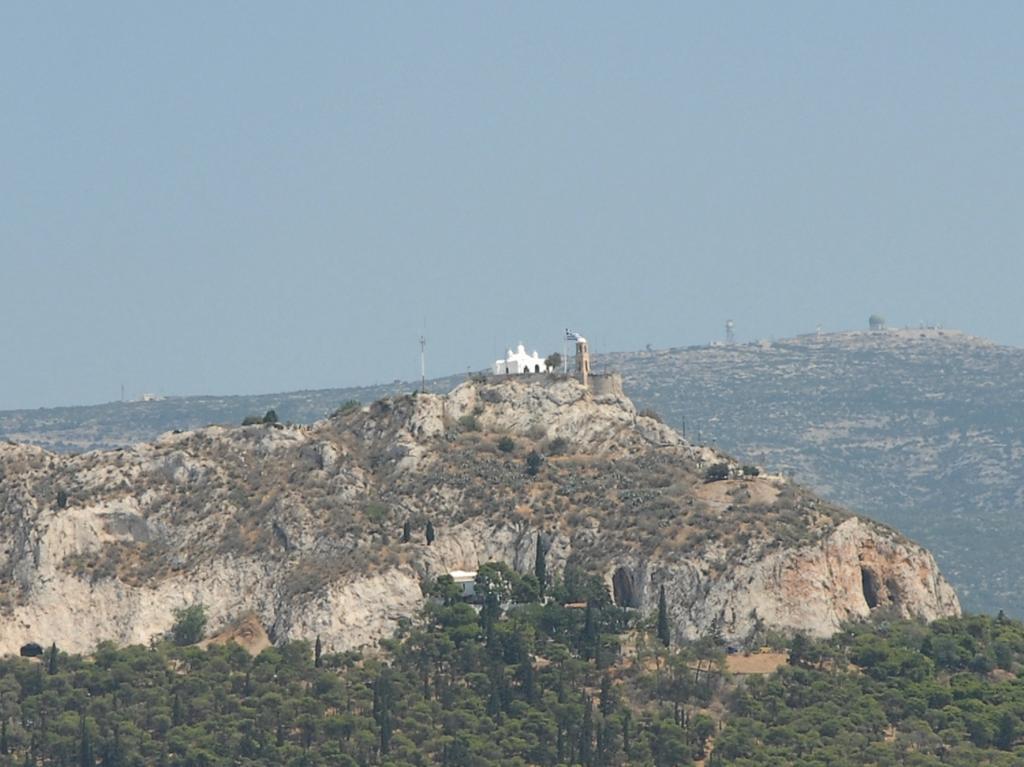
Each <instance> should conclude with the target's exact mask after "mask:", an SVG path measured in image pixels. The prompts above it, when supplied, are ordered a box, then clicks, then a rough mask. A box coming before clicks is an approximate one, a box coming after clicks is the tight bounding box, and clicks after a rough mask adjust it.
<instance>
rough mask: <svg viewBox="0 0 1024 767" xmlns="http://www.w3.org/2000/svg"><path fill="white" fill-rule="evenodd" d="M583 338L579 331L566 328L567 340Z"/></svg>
mask: <svg viewBox="0 0 1024 767" xmlns="http://www.w3.org/2000/svg"><path fill="white" fill-rule="evenodd" d="M582 338H583V336H581V335H580V334H579V333H577V332H576V331H574V330H569V328H566V329H565V340H566V341H579V340H581V339H582Z"/></svg>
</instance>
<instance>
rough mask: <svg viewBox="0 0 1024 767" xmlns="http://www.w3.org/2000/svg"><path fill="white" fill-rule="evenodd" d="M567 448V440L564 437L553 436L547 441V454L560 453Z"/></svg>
mask: <svg viewBox="0 0 1024 767" xmlns="http://www.w3.org/2000/svg"><path fill="white" fill-rule="evenodd" d="M568 449H569V442H568V440H566V439H565V437H555V438H554V439H553V440H551V441H550V442H549V443H548V455H562V454H563V453H565V452H566V451H567V450H568Z"/></svg>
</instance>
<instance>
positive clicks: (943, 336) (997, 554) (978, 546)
mask: <svg viewBox="0 0 1024 767" xmlns="http://www.w3.org/2000/svg"><path fill="white" fill-rule="evenodd" d="M595 364H596V367H597V368H598V369H600V368H601V367H609V368H614V369H617V370H619V371H620V372H622V374H623V376H624V378H625V388H626V392H627V394H628V395H629V396H630V397H631V398H632V399H633V400H634V402H636V404H637V406H638V407H639V408H641V409H643V408H652V409H654V410H656V411H657V412H659V413H660V414H661V415H662V417H663V418H664V420H665V422H666V423H667V424H669V425H671V426H672V427H674V428H676V429H679V430H682V429H683V428H684V427H685V430H686V435H687V437H689V438H691V439H694V440H697V439H698V436H699V438H700V441H703V442H712V443H713V444H715V445H717V446H718V447H720V448H722V449H723V450H726V451H728V452H730V453H733V454H736V455H739V456H741V457H743V458H744V459H745V460H748V461H753V462H756V463H759V464H763V465H765V466H766V467H768V468H769V469H774V470H783V471H786V472H789V473H793V474H794V475H795V476H796V478H797V479H798V480H800V481H801V482H802V483H805V484H809V485H811V486H813V487H815V488H816V489H817V490H818V491H819V492H821V493H822V494H824V495H825V496H826V497H828V498H830V499H832V500H835V501H838V502H840V503H842V504H844V505H847V506H849V507H851V508H853V509H854V510H856V511H858V512H861V513H864V514H867V515H869V516H871V517H874V518H876V519H879V520H882V521H884V522H887V523H889V524H892V525H894V526H896V527H897V528H899V529H900V530H902V531H903V532H905V533H906V534H908V535H909V536H911V537H912V538H914V539H916V540H918V541H920V542H921V543H922V544H924V545H925V546H927V547H928V548H929V549H930V550H931V551H933V552H934V553H935V555H936V556H937V558H938V559H939V562H940V564H941V566H942V569H943V572H944V573H945V574H946V575H947V577H949V578H950V580H951V581H952V582H953V583H954V585H955V586H956V587H957V589H958V592H959V594H960V596H961V599H962V600H963V603H964V605H965V607H966V608H967V609H969V610H975V611H985V612H995V611H997V610H999V609H1005V610H1006V611H1007V612H1009V613H1012V614H1014V615H1017V616H1024V573H1022V572H1021V570H1020V568H1019V567H1018V566H1017V557H1018V553H1017V549H1018V548H1019V546H1020V545H1021V542H1024V519H1022V518H1021V517H1020V510H1021V507H1022V500H1024V499H1022V492H1024V484H1022V482H1021V479H1020V476H1019V471H1018V466H1019V459H1020V456H1021V455H1022V452H1024V443H1022V440H1024V428H1022V427H1024V385H1022V384H1024V350H1022V349H1016V348H1010V347H1004V346H998V345H995V344H992V343H989V342H987V341H984V340H981V339H977V338H972V337H969V336H966V335H964V334H962V333H957V332H953V331H945V332H943V331H936V330H926V331H916V330H915V331H889V332H885V333H837V334H828V335H823V336H821V337H816V336H809V337H801V338H796V339H789V340H783V341H778V342H774V343H763V344H747V345H736V346H718V347H691V348H682V349H669V350H661V351H654V352H631V353H621V354H610V355H604V356H599V357H597V358H596V362H595ZM461 380H463V376H452V377H449V378H446V379H439V380H435V381H431V382H428V389H430V390H431V391H434V392H445V391H448V390H450V389H451V388H452V387H453V386H454V385H456V384H457V383H458V382H459V381H461ZM413 388H415V384H412V383H394V384H388V385H383V386H373V387H365V388H360V389H329V390H322V391H308V392H296V393H290V394H275V395H265V396H250V397H183V398H172V399H167V400H164V401H161V402H145V403H113V404H110V405H101V406H95V407H81V408H63V409H54V410H30V411H15V412H6V413H0V437H5V438H7V439H11V440H15V441H22V442H31V443H35V444H39V445H42V446H45V447H47V448H50V449H56V450H63V451H68V450H83V449H89V448H94V447H116V446H121V445H127V444H132V443H135V442H139V441H144V440H149V439H152V438H153V437H155V436H156V435H157V434H159V433H161V432H164V431H170V430H172V429H187V428H194V427H197V426H202V425H206V424H210V423H239V422H240V421H241V420H242V418H244V417H245V416H246V415H250V414H257V415H261V414H262V413H264V412H265V411H266V410H267V409H269V408H271V407H273V408H275V409H276V411H277V413H278V415H279V416H280V418H281V419H282V420H286V421H292V422H297V423H307V422H311V421H313V420H316V419H318V418H321V417H324V416H325V415H327V414H329V413H331V412H333V410H334V409H335V408H337V407H338V405H339V404H341V403H342V402H345V401H346V400H349V399H357V400H359V401H361V402H364V403H367V402H371V401H373V400H375V399H377V398H379V397H382V396H386V395H390V394H394V393H398V392H409V391H412V390H413Z"/></svg>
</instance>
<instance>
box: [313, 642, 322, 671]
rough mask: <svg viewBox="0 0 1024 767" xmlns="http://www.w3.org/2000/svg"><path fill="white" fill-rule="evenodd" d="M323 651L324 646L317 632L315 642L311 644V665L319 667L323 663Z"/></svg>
mask: <svg viewBox="0 0 1024 767" xmlns="http://www.w3.org/2000/svg"><path fill="white" fill-rule="evenodd" d="M323 651H324V646H323V644H321V642H320V635H319V634H317V635H316V644H315V645H313V665H314V666H315V667H316V668H320V667H321V666H323V665H324V659H323V658H322V657H321V656H322V655H323Z"/></svg>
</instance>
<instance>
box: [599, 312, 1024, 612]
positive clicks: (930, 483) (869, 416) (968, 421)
mask: <svg viewBox="0 0 1024 767" xmlns="http://www.w3.org/2000/svg"><path fill="white" fill-rule="evenodd" d="M604 362H605V363H606V364H607V365H608V366H610V367H614V368H617V369H619V370H620V371H621V372H622V374H623V376H624V378H625V387H626V391H627V392H629V394H630V396H631V397H633V398H634V400H635V401H636V403H637V405H638V406H639V407H650V408H653V409H655V410H656V411H658V412H660V413H661V414H662V416H663V418H664V419H665V422H666V423H669V424H671V425H672V426H674V427H677V428H682V426H683V421H684V419H685V422H686V430H687V436H688V437H692V438H696V437H697V432H698V429H699V430H700V436H701V438H702V439H703V440H704V441H708V440H711V441H713V442H714V444H716V445H717V446H718V447H720V448H722V449H724V450H727V451H729V452H733V453H735V454H737V455H739V456H741V457H744V458H746V459H747V460H751V461H756V462H758V463H763V464H765V465H766V466H769V467H771V468H773V469H781V470H783V471H785V472H786V473H791V474H793V475H795V477H796V478H797V479H798V480H799V481H800V482H802V483H804V484H807V485H810V486H811V487H814V488H815V489H816V490H817V491H818V492H820V493H822V494H823V495H824V496H825V497H827V498H830V499H832V500H835V501H838V502H840V503H843V504H844V505H846V506H848V507H850V508H852V509H855V510H856V511H858V512H860V513H863V514H867V515H868V516H871V517H874V518H875V519H879V520H882V521H884V522H886V523H888V524H891V525H893V526H895V527H897V528H898V529H899V530H901V531H903V532H904V533H906V534H907V535H909V536H910V537H911V538H913V539H915V540H917V541H919V542H920V543H922V544H924V545H925V546H926V547H927V548H928V549H929V550H930V551H932V552H933V553H934V554H935V556H936V558H937V559H938V561H939V564H940V566H941V567H942V570H943V572H944V573H945V574H946V576H947V577H948V578H950V580H951V581H952V582H953V584H954V585H955V586H956V588H957V593H958V594H959V595H960V598H961V600H962V601H963V604H964V606H965V608H966V609H968V610H974V611H984V612H996V611H998V610H999V609H1004V610H1006V611H1007V612H1009V613H1012V614H1015V615H1024V570H1022V569H1021V567H1020V564H1019V562H1020V548H1021V545H1022V544H1024V518H1022V516H1021V509H1022V500H1024V481H1022V478H1021V474H1020V467H1021V457H1022V455H1024V350H1021V349H1015V348H1009V347H1005V346H998V345H995V344H992V343H990V342H988V341H985V340H982V339H978V338H973V337H971V336H967V335H964V334H962V333H958V332H953V331H937V330H927V331H924V330H922V331H917V330H914V331H907V330H901V331H888V332H883V333H868V332H864V333H836V334H828V335H823V336H820V337H817V336H804V337H800V338H795V339H789V340H785V341H778V342H775V343H764V344H751V345H738V346H728V347H726V346H721V347H703V348H689V349H670V350H667V351H657V352H654V353H650V354H636V353H633V354H613V355H609V356H607V357H606V358H605V360H604Z"/></svg>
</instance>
